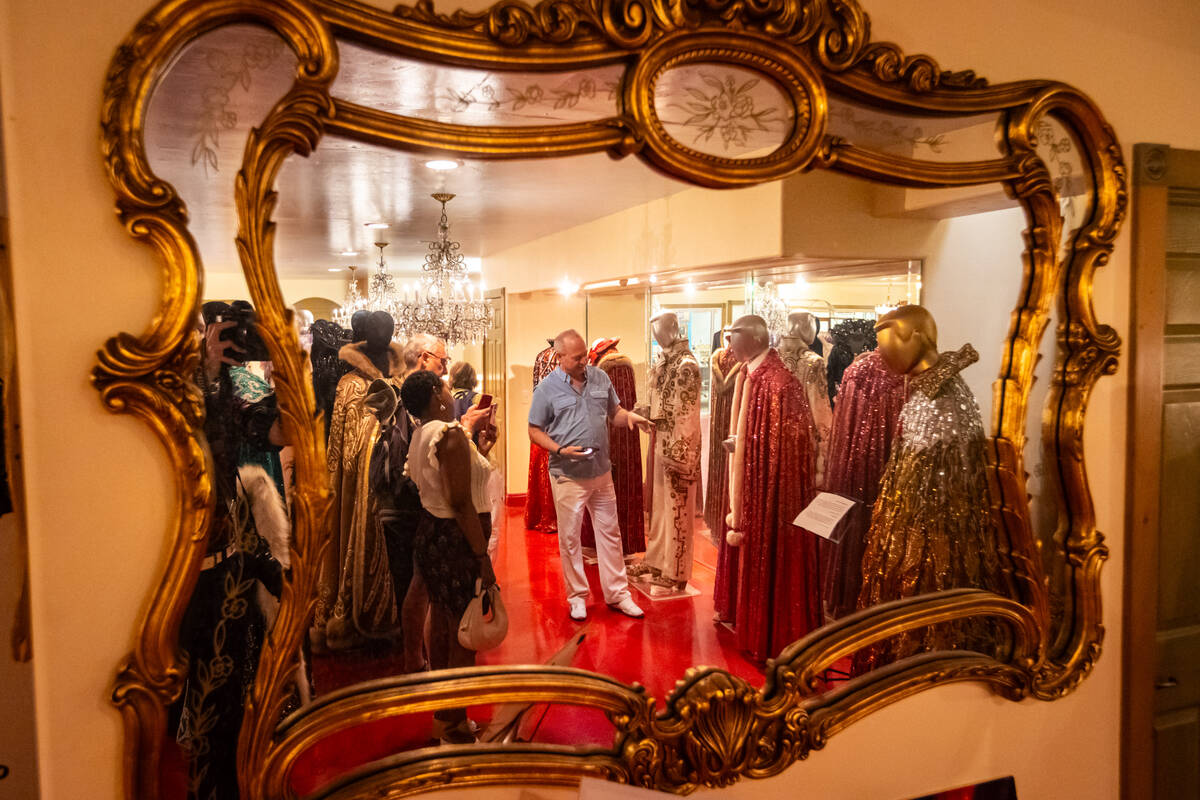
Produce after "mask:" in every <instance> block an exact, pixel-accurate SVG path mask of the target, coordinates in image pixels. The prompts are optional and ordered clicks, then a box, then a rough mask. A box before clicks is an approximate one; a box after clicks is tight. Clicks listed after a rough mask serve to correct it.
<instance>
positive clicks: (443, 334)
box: [371, 192, 492, 345]
mask: <svg viewBox="0 0 1200 800" xmlns="http://www.w3.org/2000/svg"><path fill="white" fill-rule="evenodd" d="M431 196H432V197H433V199H434V200H436V201H438V202H439V203H441V204H442V216H441V219H440V220H439V221H438V233H437V239H436V240H435V241H433V242H430V243H429V252H428V253H427V254H426V255H425V263H424V264H422V265H421V269H422V270H423V274H422V276H421V280H420V283H419V284H418V285H417V286H416V287H415V289H413V290H408V289H406V290H405V291H404V293H403V296H402V297H401V299H399V300H398V301H397V302H396V303H395V311H394V312H393V313H392V316H393V317H394V318H395V320H396V330H397V333H402V334H403V335H404V336H408V337H411V336H414V335H416V334H418V333H428V334H432V335H433V336H436V337H438V338H439V339H443V340H445V342H446V344H447V345H455V344H465V343H468V342H469V343H471V344H475V343H477V342H479V341H481V340H482V339H483V338H484V336H485V335H486V334H487V331H488V329H489V328H490V327H491V326H492V308H491V305H490V304H489V303H488V302H487V301H486V300H484V299H483V292H482V290H481V289H479V288H477V287H476V286H475V284H474V283H472V282H471V280H470V277H469V276H468V275H467V266H466V263H465V261H464V258H463V255H462V253H460V252H459V249H460V245H459V243H458V242H455V241H453V240H451V239H450V222H449V220H448V219H447V218H446V203H448V202H450V201H451V200H453V199H454V195H452V194H448V193H446V192H437V193H435V194H433V195H431ZM381 252H382V251H381ZM381 260H382V259H381ZM378 278H379V276H378V275H377V276H376V279H378ZM386 279H387V281H390V280H391V278H390V276H386ZM371 286H372V292H373V291H374V288H375V280H372V282H371ZM380 286H381V291H382V286H383V283H382V282H381V283H380ZM372 296H373V295H372Z"/></svg>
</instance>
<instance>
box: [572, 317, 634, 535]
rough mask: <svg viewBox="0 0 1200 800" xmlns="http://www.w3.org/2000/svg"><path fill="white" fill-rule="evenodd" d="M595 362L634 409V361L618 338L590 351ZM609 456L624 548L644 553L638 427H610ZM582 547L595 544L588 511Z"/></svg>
mask: <svg viewBox="0 0 1200 800" xmlns="http://www.w3.org/2000/svg"><path fill="white" fill-rule="evenodd" d="M589 359H590V361H591V363H592V364H595V365H596V366H598V367H600V369H602V370H604V373H605V374H606V375H608V379H609V380H610V381H612V385H613V388H614V389H616V390H617V398H618V399H619V400H620V401H621V408H623V409H625V410H626V411H633V407H634V405H635V404H636V403H637V382H636V380H635V378H634V374H633V362H632V361H630V360H629V357H628V356H625V355H622V354H621V353H618V352H617V340H614V339H605V340H603V342H600V343H598V345H597V346H594V347H593V348H592V351H591V353H589ZM608 449H609V459H610V460H611V461H612V477H613V487H614V488H615V489H616V492H617V520H618V522H619V523H620V526H621V550H622V551H623V552H624V553H625V555H630V554H632V553H642V552H645V550H646V517H645V514H644V513H643V511H642V508H643V506H642V440H641V432H640V431H639V430H637V429H636V428H635V429H633V430H629V429H627V428H623V427H622V428H612V427H610V428H609V429H608ZM579 540H580V544H581V545H582V546H583V547H591V548H593V549H595V547H596V534H595V533H594V532H593V531H592V518H591V515H589V514H588V513H587V512H586V511H585V512H584V515H583V530H582V531H581V533H580V539H579Z"/></svg>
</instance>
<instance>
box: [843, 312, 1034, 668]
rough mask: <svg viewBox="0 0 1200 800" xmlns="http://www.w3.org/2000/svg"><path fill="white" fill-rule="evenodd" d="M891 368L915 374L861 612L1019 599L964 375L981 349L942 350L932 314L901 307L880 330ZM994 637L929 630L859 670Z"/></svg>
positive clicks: (874, 520) (875, 524)
mask: <svg viewBox="0 0 1200 800" xmlns="http://www.w3.org/2000/svg"><path fill="white" fill-rule="evenodd" d="M876 327H877V331H878V333H879V350H880V353H881V355H882V357H883V359H884V361H885V362H887V364H888V366H889V367H890V368H891V369H892V370H894V371H896V372H898V373H902V374H904V375H907V376H908V400H907V401H906V402H905V404H904V408H903V410H901V412H900V431H899V434H898V437H897V439H896V441H895V442H894V443H893V446H892V451H891V454H890V456H889V457H888V462H887V466H886V468H885V470H884V473H883V478H882V480H881V482H880V485H879V498H878V500H877V501H876V503H875V507H874V511H873V513H872V516H871V528H870V530H869V531H868V532H867V539H866V545H865V549H864V553H863V561H862V574H863V582H862V589H861V590H860V592H859V597H858V607H859V608H868V607H871V606H875V605H878V604H879V603H886V602H888V601H890V600H898V599H900V598H903V597H912V596H914V595H919V594H925V593H928V592H938V591H944V590H946V589H957V588H966V587H974V588H979V589H987V590H989V591H993V592H996V593H998V594H1002V595H1006V596H1010V597H1011V596H1012V591H1011V587H1009V586H1008V585H1007V581H1006V577H1005V576H1006V571H1005V569H1004V565H1003V560H1004V557H1003V556H1002V555H1001V550H1000V548H999V547H998V542H997V539H996V529H995V526H994V525H993V521H992V516H991V505H992V504H991V499H990V495H989V492H988V479H987V473H986V466H987V455H986V440H985V438H984V428H983V420H982V419H981V418H980V415H979V406H978V405H977V404H976V402H975V397H974V395H972V394H971V390H970V389H969V388H968V387H967V384H966V382H965V381H964V380H963V379H962V376H961V375H960V374H959V373H960V372H961V371H962V370H963V369H964V368H966V367H967V366H969V365H970V364H973V363H974V362H975V361H976V360H978V358H979V356H978V355H977V354H976V352H975V350H974V348H972V347H971V346H970V345H969V344H968V345H964V346H963V347H962V348H961V349H960V350H958V351H957V352H955V353H938V352H937V328H936V326H935V325H934V322H933V317H932V316H931V315H930V314H929V312H928V311H926V310H925V309H924V308H922V307H920V306H901V307H900V308H898V309H896V310H895V311H892V312H890V313H889V314H886V315H884V316H883V317H882V318H881V319H880V320H879V322H878V323H877V326H876ZM994 642H995V636H994V635H992V632H991V631H990V630H989V628H988V623H987V622H986V621H984V620H982V619H970V620H962V621H959V622H955V623H947V624H940V625H931V626H928V627H926V628H923V629H920V630H917V631H913V632H910V633H906V634H902V635H900V636H895V637H892V638H890V639H887V640H885V641H883V642H880V643H879V644H878V645H875V646H874V647H871V648H868V649H866V650H863V651H860V652H859V653H858V654H857V655H856V656H855V659H854V668H855V672H856V673H861V672H863V671H865V670H869V669H874V668H875V667H879V666H882V665H884V664H887V663H890V662H891V661H894V660H896V659H899V658H903V657H905V656H907V655H911V654H913V653H916V652H922V651H929V650H944V649H950V648H963V649H968V650H975V649H978V650H981V652H989V650H992V649H994V648H995V644H994Z"/></svg>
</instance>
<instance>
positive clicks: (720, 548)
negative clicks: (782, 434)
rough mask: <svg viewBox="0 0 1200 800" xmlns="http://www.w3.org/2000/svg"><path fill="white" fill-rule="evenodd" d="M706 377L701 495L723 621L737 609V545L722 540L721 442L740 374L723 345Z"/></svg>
mask: <svg viewBox="0 0 1200 800" xmlns="http://www.w3.org/2000/svg"><path fill="white" fill-rule="evenodd" d="M711 367H712V368H711V370H710V372H709V379H708V398H709V399H708V413H709V435H708V495H707V496H706V497H705V498H704V521H705V522H706V523H707V524H708V530H709V531H710V533H711V535H712V537H713V541H714V542H716V545H717V580H716V585H715V586H714V587H713V608H714V610H715V611H716V612H717V617H718V618H719V619H720V620H721V621H722V622H733V618H734V614H735V612H736V610H737V569H738V548H736V547H733V546H732V545H730V544H729V542H727V541H725V532H726V531H727V530H728V529H729V526H728V525H726V523H725V516H726V514H727V513H728V511H729V453H727V452H725V448H724V446H722V443H723V442H724V441H725V438H726V437H727V436H729V434H730V430H729V426H730V422H731V419H732V416H733V395H734V385H735V383H736V381H737V376H738V375H739V374H740V373H741V370H740V369H739V368H738V367H739V362H738V360H737V358H736V357H735V356H734V355H733V351H732V350H730V349H729V348H728V347H724V348H722V349H720V350H718V351H717V352H715V353H713V354H712V361H711Z"/></svg>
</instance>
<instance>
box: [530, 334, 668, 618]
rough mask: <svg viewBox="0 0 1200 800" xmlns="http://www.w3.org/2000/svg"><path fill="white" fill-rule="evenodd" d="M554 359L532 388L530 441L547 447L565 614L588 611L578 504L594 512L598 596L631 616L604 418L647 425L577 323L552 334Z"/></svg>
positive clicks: (633, 606) (617, 423)
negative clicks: (597, 362) (596, 363)
mask: <svg viewBox="0 0 1200 800" xmlns="http://www.w3.org/2000/svg"><path fill="white" fill-rule="evenodd" d="M554 352H555V354H556V355H557V357H558V367H557V368H556V369H555V370H554V371H553V372H551V373H550V374H549V375H547V376H546V377H545V378H544V379H543V380H542V381H541V382H540V383H539V384H538V385H537V388H536V389H534V392H533V402H532V403H531V405H530V408H529V441H530V442H532V443H533V444H536V445H538V446H539V447H541V448H543V449H544V450H546V451H547V452H548V453H550V485H551V489H552V490H553V492H554V507H555V513H556V514H557V516H558V553H559V557H560V558H561V559H562V566H563V577H564V578H565V580H566V584H567V605H568V610H569V612H570V615H571V619H573V620H575V621H577V622H582V621H583V620H585V619H587V596H588V582H587V576H586V575H585V574H584V571H583V550H582V547H581V546H580V542H579V535H580V529H581V528H582V526H583V510H584V509H585V508H586V509H587V510H588V511H589V512H590V513H591V516H592V526H593V528H594V530H595V532H596V557H597V559H598V561H599V568H600V587H601V590H602V591H603V593H604V601H605V602H606V603H608V604H609V605H610V606H612V607H613V608H615V609H616V610H617V611H620V612H621V613H622V614H625V615H627V616H630V617H640V616H642V609H640V608H638V606H637V604H636V603H634V602H633V598H631V597H630V596H629V580H628V578H627V576H626V574H625V560H624V554H623V553H622V550H621V532H620V528H619V525H618V521H617V519H618V518H617V496H616V491H615V490H614V488H613V480H612V462H611V461H610V460H609V455H608V428H609V425H614V426H624V427H626V428H628V429H630V430H633V429H634V428H635V427H636V428H641V429H642V430H647V431H648V430H649V429H650V428H651V423H650V421H649V420H648V419H646V418H645V417H642V416H639V415H638V414H635V413H633V412H632V411H628V410H626V409H624V408H622V407H621V402H620V399H619V398H618V397H617V393H616V390H615V389H613V385H612V382H611V381H610V380H609V379H608V375H606V374H605V372H604V370H602V369H600V368H599V367H593V366H591V365H590V364H588V347H587V343H586V342H585V341H584V340H583V337H582V336H580V335H579V332H578V331H574V330H567V331H563V332H562V333H560V334H559V335H558V336H556V337H555V338H554Z"/></svg>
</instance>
